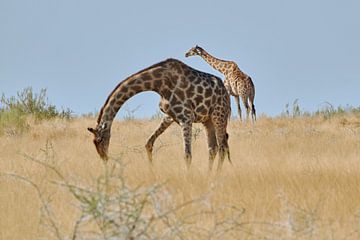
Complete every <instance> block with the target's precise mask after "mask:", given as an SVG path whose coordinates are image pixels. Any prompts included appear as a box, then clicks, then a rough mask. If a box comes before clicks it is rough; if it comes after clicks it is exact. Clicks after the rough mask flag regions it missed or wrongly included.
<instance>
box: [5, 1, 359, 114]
mask: <svg viewBox="0 0 360 240" xmlns="http://www.w3.org/2000/svg"><path fill="white" fill-rule="evenodd" d="M359 12H360V2H359V1H356V0H353V1H351V0H344V1H334V0H318V1H312V0H303V1H288V0H273V1H257V0H254V1H236V0H234V1H228V0H222V1H190V0H182V1H168V0H167V1H166V0H161V1H156V0H154V1H93V0H77V1H75V0H63V1H55V0H33V1H25V0H23V1H20V0H11V1H10V0H8V1H5V0H0V93H5V94H6V95H7V96H10V95H14V94H16V92H17V91H18V90H21V89H23V88H25V87H27V86H32V87H33V88H34V89H35V90H36V91H38V90H39V89H41V88H47V90H48V96H49V100H50V102H51V103H53V104H55V105H57V106H59V107H61V106H63V107H69V108H71V109H72V110H73V111H74V112H75V113H76V114H82V113H87V112H93V111H96V110H99V109H100V108H101V106H102V104H103V103H104V101H105V100H106V98H107V96H108V94H109V93H110V92H111V90H112V89H113V88H114V87H115V86H116V85H117V83H118V82H120V81H122V80H123V79H125V78H126V77H127V76H129V75H131V74H133V73H135V72H137V71H139V70H141V69H143V68H145V67H148V66H150V65H152V64H154V63H156V62H159V61H162V60H164V59H166V58H169V57H172V58H177V59H179V60H182V61H184V62H185V63H186V64H188V65H190V66H192V67H194V68H197V69H199V70H202V71H205V72H210V73H213V74H215V75H217V76H221V74H220V73H218V72H216V71H215V70H213V69H212V68H211V67H210V66H209V65H207V64H206V63H205V62H204V61H203V60H202V59H200V58H199V57H193V58H185V57H184V54H185V52H186V51H187V50H188V49H189V48H190V47H192V46H194V45H195V44H199V45H200V46H202V47H203V48H205V49H206V50H208V52H210V53H211V54H213V55H215V56H216V57H218V58H222V59H227V60H234V61H236V62H237V63H238V65H239V67H240V68H241V69H242V70H243V71H244V72H246V73H247V74H248V75H250V76H251V77H252V79H253V81H254V83H255V86H256V97H255V105H256V107H257V111H258V113H259V114H260V113H265V114H267V115H277V114H280V113H281V112H282V111H283V110H284V106H285V104H286V103H291V102H292V101H293V100H294V99H297V98H298V99H299V101H300V106H301V108H302V109H303V110H310V111H313V110H316V109H317V108H319V107H320V106H321V105H322V104H323V103H324V102H325V101H327V102H330V103H332V104H333V105H335V106H337V105H343V106H344V105H347V104H350V105H353V106H359V105H360V104H359V103H360V94H359V90H360V77H359V76H360V31H359V29H360V14H359ZM221 77H222V76H221ZM158 100H159V96H158V95H157V94H156V93H141V94H139V95H137V96H135V97H133V98H132V99H130V100H129V101H128V102H127V103H126V104H125V105H124V107H123V109H122V110H120V113H119V114H118V116H120V117H121V116H123V115H124V114H126V109H127V110H132V109H135V108H136V107H138V106H139V108H138V110H137V111H136V112H135V116H137V117H148V116H151V115H153V114H154V113H156V111H157V110H158ZM234 110H235V109H233V114H234V115H235V111H234Z"/></svg>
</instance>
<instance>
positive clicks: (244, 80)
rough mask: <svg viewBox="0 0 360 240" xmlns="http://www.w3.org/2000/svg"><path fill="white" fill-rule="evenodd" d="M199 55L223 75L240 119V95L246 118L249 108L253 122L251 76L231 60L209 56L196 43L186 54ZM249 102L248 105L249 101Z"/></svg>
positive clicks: (253, 95)
mask: <svg viewBox="0 0 360 240" xmlns="http://www.w3.org/2000/svg"><path fill="white" fill-rule="evenodd" d="M194 55H199V56H200V57H202V58H203V59H204V60H205V61H206V62H207V63H208V64H210V66H212V67H213V68H215V69H216V70H218V71H219V72H221V73H222V74H224V75H225V80H224V85H225V87H226V90H227V91H228V93H229V94H230V95H232V96H234V97H235V101H236V105H237V109H238V115H239V118H240V120H241V108H240V100H239V96H240V97H241V99H242V101H243V103H244V105H245V108H246V114H247V119H249V113H250V110H251V118H252V121H253V122H254V121H255V120H256V111H255V105H254V98H255V86H254V83H253V81H252V80H251V78H250V77H249V76H248V75H246V74H245V73H244V72H242V71H241V70H240V68H239V67H238V65H237V64H236V63H235V62H233V61H225V60H221V59H218V58H215V57H213V56H211V55H210V54H209V53H207V52H206V51H205V50H204V49H203V48H201V47H199V46H198V45H196V46H195V47H193V48H191V49H190V50H189V51H188V52H187V53H186V54H185V56H186V57H190V56H194ZM248 101H249V102H250V107H249V103H248Z"/></svg>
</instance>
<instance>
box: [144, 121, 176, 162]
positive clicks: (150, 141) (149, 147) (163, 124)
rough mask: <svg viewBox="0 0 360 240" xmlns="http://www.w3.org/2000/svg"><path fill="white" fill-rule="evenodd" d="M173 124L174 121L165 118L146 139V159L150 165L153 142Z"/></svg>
mask: <svg viewBox="0 0 360 240" xmlns="http://www.w3.org/2000/svg"><path fill="white" fill-rule="evenodd" d="M173 122H174V120H173V119H172V118H171V117H169V116H165V117H164V118H163V119H162V120H161V123H160V125H159V127H158V128H157V129H156V130H155V131H154V133H153V134H152V135H151V136H150V137H149V138H148V140H147V143H146V145H145V148H146V152H147V155H148V159H149V161H150V163H152V160H153V158H152V151H153V146H154V142H155V140H156V139H157V138H158V137H159V136H160V135H161V134H162V133H163V132H164V131H165V130H166V129H167V128H168V127H169V126H170V125H171V124H172V123H173Z"/></svg>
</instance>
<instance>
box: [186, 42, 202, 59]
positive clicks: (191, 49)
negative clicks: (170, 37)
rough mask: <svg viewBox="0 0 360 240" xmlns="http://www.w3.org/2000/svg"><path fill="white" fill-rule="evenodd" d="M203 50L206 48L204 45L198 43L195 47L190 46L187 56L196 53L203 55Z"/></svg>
mask: <svg viewBox="0 0 360 240" xmlns="http://www.w3.org/2000/svg"><path fill="white" fill-rule="evenodd" d="M203 51H204V49H202V47H199V46H198V45H196V46H195V47H192V48H190V50H189V51H187V53H186V54H185V57H190V56H195V55H199V56H201V54H202V53H203Z"/></svg>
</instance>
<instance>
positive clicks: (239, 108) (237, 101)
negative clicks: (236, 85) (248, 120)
mask: <svg viewBox="0 0 360 240" xmlns="http://www.w3.org/2000/svg"><path fill="white" fill-rule="evenodd" d="M234 98H235V102H236V107H237V111H238V116H239V120H240V122H241V121H242V118H241V107H240V99H239V96H234Z"/></svg>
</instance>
